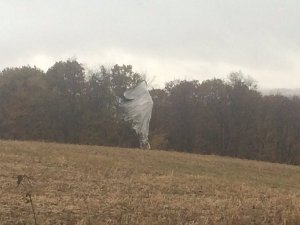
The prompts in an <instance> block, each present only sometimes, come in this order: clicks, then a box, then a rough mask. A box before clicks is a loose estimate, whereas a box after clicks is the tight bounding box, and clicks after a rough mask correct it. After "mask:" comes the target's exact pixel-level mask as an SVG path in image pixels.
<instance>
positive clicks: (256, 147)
mask: <svg viewBox="0 0 300 225" xmlns="http://www.w3.org/2000/svg"><path fill="white" fill-rule="evenodd" d="M141 80H143V77H142V76H141V75H140V74H138V73H136V72H134V71H133V68H132V66H130V65H122V66H119V65H115V66H113V67H112V68H105V67H100V69H99V70H97V71H94V72H87V71H86V70H85V68H84V67H83V66H82V65H81V64H80V63H78V62H77V61H76V60H68V61H60V62H57V63H55V64H54V65H53V66H52V67H51V68H49V69H48V71H47V72H43V71H42V70H40V69H38V68H36V67H29V66H24V67H21V68H7V69H4V70H3V71H1V72H0V138H2V139H17V140H42V141H54V142H66V143H78V144H79V143H80V144H93V145H94V144H96V145H112V146H124V147H136V146H138V138H137V137H136V135H135V133H134V131H133V130H132V129H131V125H130V124H129V123H128V122H124V120H123V119H122V111H121V110H120V108H119V105H118V104H119V103H118V102H119V100H118V99H119V98H120V97H122V93H123V92H124V90H126V89H127V88H130V87H132V86H135V85H136V84H137V83H139V82H140V81H141ZM150 92H151V95H152V98H153V101H154V108H153V114H152V120H151V123H150V143H151V145H152V148H156V149H166V150H169V149H170V150H177V151H185V152H193V153H204V154H219V155H226V156H234V157H240V158H247V159H258V160H266V161H272V162H281V163H289V164H300V98H299V97H296V96H295V97H293V98H288V97H284V96H281V95H269V96H262V95H261V93H260V92H258V91H257V87H256V83H255V81H253V80H252V79H251V78H247V77H245V76H243V75H242V74H241V73H231V74H230V75H229V76H228V79H227V80H220V79H211V80H206V81H203V82H199V81H186V80H176V81H171V82H169V83H167V84H166V85H165V87H164V88H163V89H152V90H151V91H150Z"/></svg>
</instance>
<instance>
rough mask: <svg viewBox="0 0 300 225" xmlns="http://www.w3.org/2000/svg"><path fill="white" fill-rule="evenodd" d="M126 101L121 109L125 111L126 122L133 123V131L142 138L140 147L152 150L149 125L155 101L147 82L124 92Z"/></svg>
mask: <svg viewBox="0 0 300 225" xmlns="http://www.w3.org/2000/svg"><path fill="white" fill-rule="evenodd" d="M124 97H125V100H124V101H122V102H121V107H123V109H124V111H125V120H127V121H132V122H133V129H134V130H135V131H136V133H137V134H138V135H139V137H140V145H141V146H140V147H141V148H150V145H149V142H148V135H149V123H150V119H151V114H152V108H153V100H152V98H151V95H150V93H149V91H148V89H147V84H146V82H145V81H143V82H141V83H139V84H138V85H137V86H136V87H134V88H131V89H129V90H127V91H125V92H124Z"/></svg>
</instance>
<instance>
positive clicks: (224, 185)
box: [0, 141, 300, 225]
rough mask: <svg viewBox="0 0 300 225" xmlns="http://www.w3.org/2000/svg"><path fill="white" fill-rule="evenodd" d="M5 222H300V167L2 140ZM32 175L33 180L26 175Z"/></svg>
mask: <svg viewBox="0 0 300 225" xmlns="http://www.w3.org/2000/svg"><path fill="white" fill-rule="evenodd" d="M0 160H1V163H0V196H1V198H0V224H4V225H6V224H7V225H8V224H18V225H25V224H26V225H29V224H34V217H33V213H32V207H31V204H30V202H29V203H26V199H28V197H27V198H26V196H25V195H26V193H28V192H30V195H31V197H32V202H33V206H34V209H35V213H36V218H37V223H38V224H45V225H46V224H49V225H50V224H66V225H67V224H68V225H71V224H78V225H79V224H82V225H83V224H92V225H94V224H110V225H113V224H130V225H133V224H139V225H149V224H153V225H158V224H161V225H166V224H170V225H175V224H182V225H183V224H190V225H192V224H201V225H202V224H209V225H217V224H218V225H224V224H235V225H241V224H243V225H244V224H245V225H251V224H260V225H263V224H270V225H271V224H272V225H274V224H282V225H283V224H287V225H289V224H290V225H293V224H294V225H295V224H300V167H297V166H288V165H281V164H273V163H264V162H257V161H249V160H239V159H232V158H228V157H218V156H203V155H194V154H184V153H177V152H165V151H154V150H150V151H143V150H138V149H121V148H109V147H97V146H81V145H66V144H54V143H40V142H19V141H0ZM18 175H26V176H27V177H29V179H30V181H31V182H32V183H31V184H29V183H28V182H27V180H26V179H25V178H24V180H22V181H21V184H20V185H19V186H17V177H18Z"/></svg>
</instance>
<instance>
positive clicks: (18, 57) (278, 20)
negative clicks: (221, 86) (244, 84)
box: [0, 0, 300, 88]
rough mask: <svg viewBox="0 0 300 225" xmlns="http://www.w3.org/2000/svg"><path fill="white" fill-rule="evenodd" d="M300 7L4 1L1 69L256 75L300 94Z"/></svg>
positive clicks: (273, 1)
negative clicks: (126, 68)
mask: <svg viewBox="0 0 300 225" xmlns="http://www.w3.org/2000/svg"><path fill="white" fill-rule="evenodd" d="M299 12H300V1H299V0H226V1H225V0H184V1H183V0H148V1H146V0H85V1H83V0H80V1H79V0H48V1H42V0H0V28H1V29H0V69H3V68H5V67H8V66H9V67H11V66H21V65H27V64H29V65H36V66H37V67H39V68H41V69H43V70H47V69H48V68H49V67H50V66H52V65H53V64H54V62H55V61H59V60H66V59H68V58H73V57H75V58H77V59H78V61H79V62H82V63H83V64H84V65H85V66H87V67H89V68H95V67H97V66H99V65H102V64H104V65H112V64H114V63H118V64H132V65H133V66H134V69H135V70H136V71H138V72H141V73H146V74H147V75H148V76H149V77H155V83H157V84H162V83H163V82H165V81H170V80H173V79H179V78H186V79H198V80H200V81H202V80H204V79H210V78H213V77H217V78H225V77H226V76H227V75H228V74H229V73H230V72H232V71H242V72H243V73H244V74H246V75H250V76H252V77H253V78H254V79H256V80H257V81H258V83H259V86H260V87H262V88H278V87H286V88H297V87H300V72H299V71H300V13H299Z"/></svg>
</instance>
